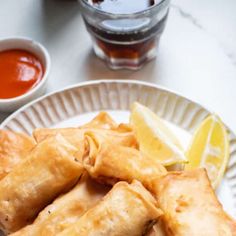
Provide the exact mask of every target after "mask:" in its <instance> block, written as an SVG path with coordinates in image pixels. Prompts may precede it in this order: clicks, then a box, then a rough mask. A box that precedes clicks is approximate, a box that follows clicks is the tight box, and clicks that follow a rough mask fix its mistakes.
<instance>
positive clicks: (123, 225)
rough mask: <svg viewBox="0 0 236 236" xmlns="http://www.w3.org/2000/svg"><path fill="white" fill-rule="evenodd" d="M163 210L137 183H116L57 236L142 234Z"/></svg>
mask: <svg viewBox="0 0 236 236" xmlns="http://www.w3.org/2000/svg"><path fill="white" fill-rule="evenodd" d="M161 214H162V212H161V211H160V210H159V209H158V208H157V207H156V201H155V199H154V198H153V197H152V196H151V194H150V193H149V192H148V191H147V190H146V189H145V188H144V187H143V186H142V185H141V184H140V183H139V182H138V181H134V182H133V183H132V184H128V183H126V182H119V183H117V184H116V185H115V186H114V187H113V188H112V190H111V191H110V192H109V193H108V194H107V195H106V196H105V197H104V199H103V200H102V201H101V202H99V203H98V204H97V205H96V206H95V207H93V208H91V209H90V210H89V211H87V212H86V213H85V214H84V215H83V216H82V217H81V218H80V219H79V220H78V221H77V222H76V223H75V224H74V225H73V226H71V227H69V228H68V229H65V230H64V231H63V232H62V233H60V234H58V236H64V235H65V236H68V235H70V236H73V235H79V236H88V235H93V236H98V235H99V236H107V235H109V236H124V235H129V236H142V235H145V233H146V231H147V230H148V229H149V228H150V227H151V226H152V225H153V223H155V222H156V221H157V219H158V217H159V216H160V215H161Z"/></svg>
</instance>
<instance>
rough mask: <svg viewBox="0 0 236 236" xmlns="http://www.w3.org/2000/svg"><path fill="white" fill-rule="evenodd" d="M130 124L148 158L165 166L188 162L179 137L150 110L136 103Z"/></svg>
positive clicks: (132, 110) (141, 149)
mask: <svg viewBox="0 0 236 236" xmlns="http://www.w3.org/2000/svg"><path fill="white" fill-rule="evenodd" d="M130 124H131V125H132V127H133V128H134V131H135V133H136V136H137V140H138V142H139V145H140V151H141V152H143V153H144V154H146V155H147V156H149V157H151V158H156V159H158V160H159V161H160V163H161V164H163V165H165V166H170V165H174V164H177V163H184V162H186V161H187V159H186V157H185V155H184V153H183V149H182V147H181V144H180V142H179V140H178V139H177V137H176V136H175V135H174V134H173V133H172V132H171V130H170V129H169V128H168V127H167V126H166V125H165V123H164V122H163V121H162V120H161V119H160V118H159V117H158V116H157V115H156V114H155V113H154V112H152V111H151V110H150V109H149V108H147V107H145V106H143V105H141V104H140V103H138V102H135V103H134V104H133V106H132V109H131V116H130Z"/></svg>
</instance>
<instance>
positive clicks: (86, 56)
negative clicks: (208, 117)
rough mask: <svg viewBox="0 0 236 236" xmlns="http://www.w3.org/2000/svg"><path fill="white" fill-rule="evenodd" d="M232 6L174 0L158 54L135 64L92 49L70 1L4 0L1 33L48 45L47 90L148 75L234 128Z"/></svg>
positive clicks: (231, 2)
mask: <svg viewBox="0 0 236 236" xmlns="http://www.w3.org/2000/svg"><path fill="white" fill-rule="evenodd" d="M235 12H236V1H235V0H225V1H223V0H198V1H194V0H173V1H172V5H171V10H170V14H169V19H168V22H167V27H166V30H165V32H164V34H163V37H162V40H161V44H160V47H159V50H158V56H157V59H156V60H155V61H152V62H150V63H148V64H147V65H145V66H144V67H143V68H142V69H141V70H139V71H137V72H133V71H112V70H110V69H108V68H107V67H106V66H105V65H104V63H103V62H102V61H100V60H99V59H97V58H96V57H95V56H94V54H93V52H92V51H91V41H90V38H89V36H88V34H87V32H86V30H85V27H84V25H83V22H82V19H81V15H80V11H79V8H78V3H77V2H76V1H72V0H8V1H3V0H2V1H0V37H8V36H15V35H19V36H28V37H32V38H34V39H36V40H38V41H40V42H41V43H43V44H44V45H45V46H46V47H47V48H48V50H49V52H50V54H51V57H52V70H51V74H50V79H49V83H48V89H47V91H48V92H49V91H54V90H57V89H60V88H63V87H64V86H67V85H71V84H74V83H78V82H81V81H86V80H95V79H104V78H105V79H137V80H144V81H148V82H154V83H157V84H160V85H162V86H166V87H168V88H170V89H172V90H175V91H177V92H178V93H181V94H183V95H185V96H188V97H189V98H191V99H193V100H195V101H198V102H200V103H202V104H203V105H205V106H206V107H208V108H210V109H211V110H213V111H215V112H216V113H218V114H219V115H220V116H221V117H222V119H223V120H224V121H225V122H226V123H227V124H228V125H229V126H230V127H231V128H232V129H234V130H235V131H236V111H235V110H236V109H235V108H236V44H235V42H236V14H235ZM7 115H8V114H1V113H0V121H1V120H3V119H4V118H5V117H6V116H7Z"/></svg>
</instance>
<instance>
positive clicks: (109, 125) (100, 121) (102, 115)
mask: <svg viewBox="0 0 236 236" xmlns="http://www.w3.org/2000/svg"><path fill="white" fill-rule="evenodd" d="M82 127H83V128H99V129H112V130H115V129H117V127H118V125H117V123H116V122H115V121H114V120H113V119H112V118H111V116H110V115H109V114H108V113H107V112H104V111H101V112H99V113H98V115H97V116H95V117H94V118H93V119H92V120H91V121H90V122H89V123H87V124H85V125H83V126H82Z"/></svg>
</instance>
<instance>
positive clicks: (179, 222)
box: [153, 169, 236, 236]
mask: <svg viewBox="0 0 236 236" xmlns="http://www.w3.org/2000/svg"><path fill="white" fill-rule="evenodd" d="M153 188H154V189H155V194H156V198H157V201H158V205H159V207H160V208H161V209H162V210H163V212H164V215H163V217H162V218H163V220H164V225H165V230H166V232H167V235H168V236H169V235H170V236H190V235H191V236H213V235H214V236H235V235H236V223H235V221H233V220H232V219H230V218H229V216H228V215H227V214H226V213H225V212H224V210H223V208H222V206H221V204H220V203H219V201H218V199H217V197H216V195H215V193H214V190H213V189H212V187H211V184H210V181H209V179H208V176H207V173H206V171H205V170H204V169H197V170H193V171H184V172H173V173H169V174H168V175H166V176H163V177H161V178H159V179H158V180H156V181H155V184H154V186H153Z"/></svg>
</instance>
